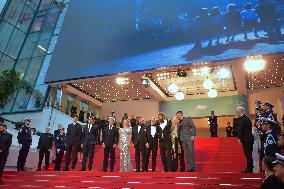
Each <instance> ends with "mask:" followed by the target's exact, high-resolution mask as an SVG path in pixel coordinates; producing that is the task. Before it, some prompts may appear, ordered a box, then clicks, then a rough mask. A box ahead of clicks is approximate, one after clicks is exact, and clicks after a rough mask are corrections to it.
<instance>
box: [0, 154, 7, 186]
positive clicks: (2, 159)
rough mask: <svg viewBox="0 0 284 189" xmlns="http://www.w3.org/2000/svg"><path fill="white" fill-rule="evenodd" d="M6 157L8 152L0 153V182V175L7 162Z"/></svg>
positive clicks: (0, 176) (0, 177)
mask: <svg viewBox="0 0 284 189" xmlns="http://www.w3.org/2000/svg"><path fill="white" fill-rule="evenodd" d="M8 155H9V151H7V152H0V181H1V179H2V174H3V170H4V168H5V165H6V162H7V158H8Z"/></svg>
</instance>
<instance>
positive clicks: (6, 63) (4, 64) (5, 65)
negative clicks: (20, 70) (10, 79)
mask: <svg viewBox="0 0 284 189" xmlns="http://www.w3.org/2000/svg"><path fill="white" fill-rule="evenodd" d="M14 64H15V60H14V59H13V58H11V57H9V56H6V55H3V57H2V59H1V62H0V72H2V71H4V70H7V69H11V68H13V67H14Z"/></svg>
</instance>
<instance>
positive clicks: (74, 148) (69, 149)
mask: <svg viewBox="0 0 284 189" xmlns="http://www.w3.org/2000/svg"><path fill="white" fill-rule="evenodd" d="M77 152H78V144H67V145H66V160H65V168H66V169H68V168H69V164H70V155H71V153H72V169H75V167H76V163H77Z"/></svg>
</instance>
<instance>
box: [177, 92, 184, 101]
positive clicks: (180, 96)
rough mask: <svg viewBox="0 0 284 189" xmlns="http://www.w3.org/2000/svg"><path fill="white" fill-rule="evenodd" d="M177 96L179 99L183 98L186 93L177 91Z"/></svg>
mask: <svg viewBox="0 0 284 189" xmlns="http://www.w3.org/2000/svg"><path fill="white" fill-rule="evenodd" d="M175 97H176V99H177V100H183V99H184V93H183V92H177V93H176V94H175Z"/></svg>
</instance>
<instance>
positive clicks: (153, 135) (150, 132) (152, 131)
mask: <svg viewBox="0 0 284 189" xmlns="http://www.w3.org/2000/svg"><path fill="white" fill-rule="evenodd" d="M158 125H159V122H158V121H157V120H156V118H155V117H153V119H152V120H151V125H149V126H147V132H146V133H147V141H148V144H149V148H148V149H147V150H146V153H147V157H146V171H148V165H149V158H150V155H151V154H152V172H155V171H156V159H157V152H158V139H159V131H158V127H157V126H158Z"/></svg>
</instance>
